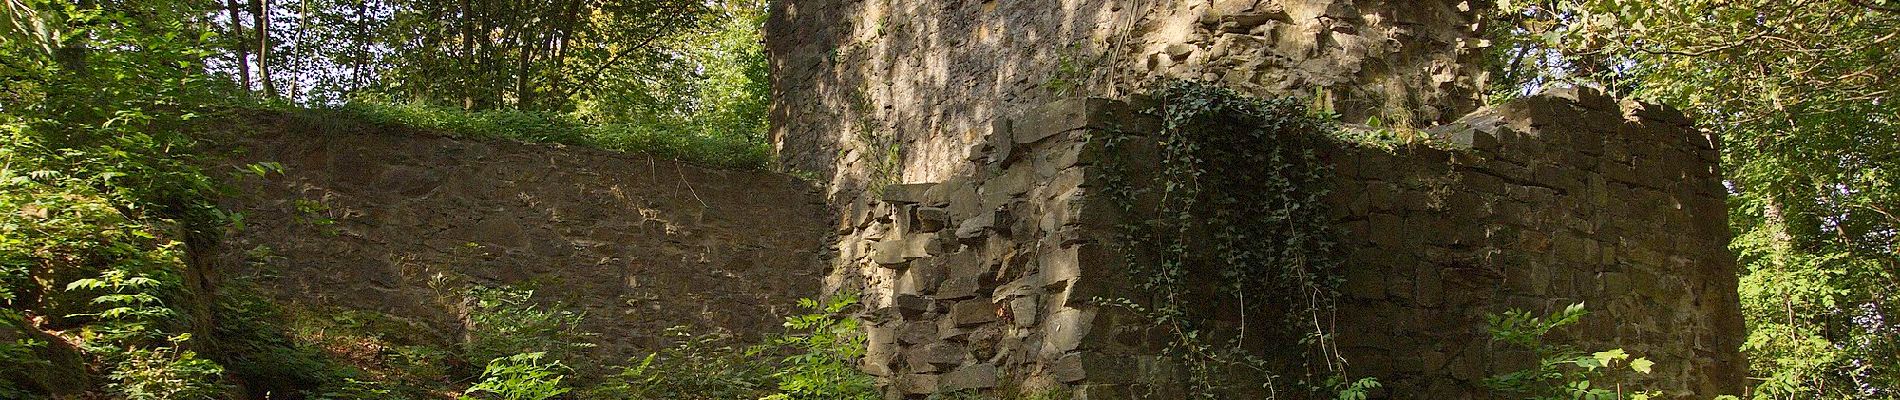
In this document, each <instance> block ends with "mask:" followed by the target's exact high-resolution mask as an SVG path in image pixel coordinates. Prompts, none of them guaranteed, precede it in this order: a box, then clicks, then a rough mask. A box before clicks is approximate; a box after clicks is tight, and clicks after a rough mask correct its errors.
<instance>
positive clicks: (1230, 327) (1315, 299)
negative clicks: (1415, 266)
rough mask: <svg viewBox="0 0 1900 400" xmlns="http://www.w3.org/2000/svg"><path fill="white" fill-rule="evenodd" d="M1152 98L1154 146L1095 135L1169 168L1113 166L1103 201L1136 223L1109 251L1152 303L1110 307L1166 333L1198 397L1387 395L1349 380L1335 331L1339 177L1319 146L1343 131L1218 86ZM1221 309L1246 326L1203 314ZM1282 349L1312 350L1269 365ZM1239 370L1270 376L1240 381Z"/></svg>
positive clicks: (1138, 135)
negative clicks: (1332, 184)
mask: <svg viewBox="0 0 1900 400" xmlns="http://www.w3.org/2000/svg"><path fill="white" fill-rule="evenodd" d="M1152 100H1153V103H1154V104H1153V105H1151V106H1150V107H1149V108H1147V109H1146V110H1145V111H1144V112H1145V113H1148V114H1151V115H1152V116H1154V117H1156V118H1159V119H1160V122H1161V123H1160V125H1159V130H1158V131H1156V132H1152V136H1147V135H1146V134H1148V133H1149V132H1135V131H1131V130H1130V129H1126V128H1118V129H1111V132H1109V133H1108V134H1106V135H1103V136H1102V137H1098V138H1096V139H1094V140H1101V141H1102V142H1103V143H1102V144H1101V145H1102V146H1103V148H1104V149H1105V152H1106V153H1107V154H1139V153H1142V152H1143V150H1142V149H1140V148H1141V147H1143V146H1144V145H1145V144H1146V143H1153V144H1154V145H1155V148H1154V150H1155V152H1154V154H1155V155H1157V156H1158V158H1159V161H1160V165H1159V166H1158V168H1156V166H1154V165H1142V164H1143V163H1142V161H1146V160H1138V159H1137V158H1138V157H1110V158H1109V159H1108V160H1106V161H1105V165H1104V168H1105V170H1106V171H1107V174H1106V175H1107V176H1106V177H1104V181H1105V184H1104V186H1103V189H1102V191H1103V192H1104V195H1105V196H1106V197H1107V198H1108V199H1109V200H1108V201H1110V202H1112V203H1114V204H1116V205H1117V206H1118V207H1119V209H1120V211H1121V212H1122V213H1123V215H1125V216H1131V217H1132V218H1124V219H1125V220H1126V221H1128V222H1125V223H1123V224H1121V225H1119V226H1118V228H1117V231H1118V232H1117V234H1116V239H1115V240H1113V241H1112V242H1113V244H1112V246H1113V247H1116V250H1117V252H1118V253H1120V254H1122V255H1123V257H1124V260H1123V261H1124V262H1126V263H1127V264H1128V265H1129V269H1128V270H1129V271H1130V274H1131V277H1132V278H1133V280H1132V283H1133V284H1134V285H1135V286H1136V287H1137V288H1138V289H1140V290H1142V291H1144V292H1145V293H1146V298H1144V299H1108V300H1105V302H1106V303H1107V304H1110V305H1115V306H1119V307H1122V308H1124V309H1127V310H1131V311H1133V312H1135V313H1136V314H1139V315H1143V316H1145V317H1146V319H1147V320H1148V321H1151V322H1152V328H1155V329H1159V330H1160V331H1162V332H1165V333H1166V336H1167V337H1168V338H1169V339H1168V340H1167V343H1166V348H1165V350H1166V351H1167V353H1168V354H1169V355H1171V356H1173V357H1175V358H1177V359H1178V361H1180V362H1181V363H1182V365H1183V366H1184V367H1185V369H1186V371H1185V372H1186V373H1187V375H1188V378H1189V379H1188V381H1189V382H1190V385H1189V387H1188V390H1189V392H1190V393H1191V394H1192V395H1194V396H1195V397H1199V398H1217V397H1223V396H1224V395H1223V393H1228V392H1232V391H1236V390H1252V389H1255V388H1252V387H1251V386H1253V385H1254V384H1260V385H1261V386H1260V387H1259V388H1258V389H1264V392H1265V393H1266V394H1267V395H1268V396H1272V395H1274V394H1275V393H1277V392H1278V391H1279V390H1280V388H1279V386H1280V384H1279V383H1277V382H1276V381H1277V380H1278V379H1280V378H1281V377H1283V376H1285V377H1290V379H1291V380H1292V382H1295V383H1298V384H1299V385H1300V386H1304V387H1305V388H1306V389H1308V390H1313V391H1322V392H1335V393H1340V394H1344V393H1361V394H1363V393H1364V391H1365V390H1366V389H1367V388H1370V387H1376V385H1377V383H1376V382H1373V381H1362V382H1354V383H1348V380H1347V379H1345V377H1346V375H1345V369H1344V368H1345V367H1344V365H1345V364H1344V362H1343V359H1342V358H1341V357H1340V355H1339V353H1338V351H1337V349H1336V348H1335V347H1334V345H1333V344H1332V341H1331V339H1330V333H1329V332H1328V331H1327V329H1326V327H1327V326H1330V325H1331V324H1330V323H1329V322H1327V321H1329V320H1331V318H1332V317H1331V314H1332V311H1333V308H1334V299H1335V298H1336V297H1337V292H1338V290H1337V287H1338V282H1339V280H1340V279H1339V277H1338V276H1339V274H1338V272H1337V271H1338V270H1339V265H1340V261H1339V259H1338V256H1337V255H1336V254H1335V253H1336V252H1335V250H1334V244H1335V241H1334V239H1333V228H1332V227H1331V224H1330V223H1329V222H1328V220H1327V215H1326V214H1327V213H1326V211H1325V208H1324V207H1325V206H1324V204H1323V203H1322V199H1323V198H1324V196H1325V195H1326V193H1327V192H1328V190H1329V188H1328V186H1329V184H1328V182H1329V175H1328V174H1329V170H1328V168H1327V167H1326V166H1325V164H1324V163H1322V162H1321V160H1320V159H1319V156H1318V155H1317V154H1316V153H1315V151H1314V149H1315V148H1316V145H1317V144H1319V143H1322V142H1323V141H1325V140H1329V138H1333V137H1336V136H1335V135H1334V134H1333V131H1335V130H1337V129H1338V127H1337V126H1336V125H1335V124H1334V123H1333V122H1330V121H1328V120H1325V119H1321V118H1316V117H1314V116H1312V115H1311V114H1310V113H1309V112H1308V110H1307V109H1306V107H1305V106H1304V105H1303V104H1302V103H1301V102H1298V101H1295V100H1292V99H1261V98H1255V97H1249V96H1244V95H1241V94H1239V93H1236V92H1234V91H1233V90H1231V89H1227V88H1223V87H1220V86H1217V85H1214V84H1209V83H1201V82H1189V81H1176V82H1170V83H1166V84H1164V85H1162V86H1161V87H1160V88H1159V89H1158V90H1156V91H1155V92H1154V93H1153V94H1152ZM1144 255H1155V257H1152V258H1150V257H1145V256H1144ZM1210 282H1218V284H1215V285H1204V283H1210ZM1216 302H1224V303H1227V304H1228V305H1223V306H1222V307H1219V308H1228V309H1235V310H1240V312H1239V313H1237V316H1236V318H1229V319H1235V320H1233V321H1219V322H1209V321H1215V319H1214V318H1212V317H1213V316H1208V315H1194V313H1195V311H1193V310H1207V309H1210V308H1212V307H1208V306H1207V305H1208V304H1214V303H1216ZM1256 316H1264V317H1266V318H1265V319H1264V320H1261V319H1258V318H1252V319H1250V318H1251V317H1256ZM1217 328H1218V329H1217ZM1215 332H1219V334H1216V333H1215ZM1274 339H1297V340H1299V341H1300V343H1302V344H1303V345H1304V346H1302V348H1303V350H1302V351H1301V352H1300V353H1301V354H1298V355H1290V354H1274V355H1275V356H1278V357H1284V358H1285V359H1277V360H1270V359H1269V358H1268V357H1267V356H1268V352H1267V351H1266V350H1265V346H1264V344H1265V343H1268V341H1270V340H1274ZM1235 368H1240V369H1243V370H1253V371H1257V372H1260V373H1263V374H1264V376H1258V377H1256V376H1246V377H1238V378H1237V376H1236V375H1235V374H1232V373H1230V372H1231V371H1232V370H1234V369H1235Z"/></svg>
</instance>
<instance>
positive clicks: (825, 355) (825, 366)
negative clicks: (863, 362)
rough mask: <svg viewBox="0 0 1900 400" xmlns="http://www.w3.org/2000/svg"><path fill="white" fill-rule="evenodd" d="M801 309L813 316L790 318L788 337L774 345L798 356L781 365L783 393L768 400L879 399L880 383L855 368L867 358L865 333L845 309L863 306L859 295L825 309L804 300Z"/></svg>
mask: <svg viewBox="0 0 1900 400" xmlns="http://www.w3.org/2000/svg"><path fill="white" fill-rule="evenodd" d="M798 304H799V306H800V307H804V308H806V309H809V310H811V311H812V312H811V313H810V314H805V315H798V316H792V317H786V318H785V328H786V329H787V330H788V332H787V333H786V335H785V336H782V337H780V338H778V339H777V340H774V343H773V344H774V345H775V346H778V347H781V348H785V349H787V350H788V351H791V352H793V354H792V355H789V356H786V357H785V358H784V359H783V360H781V361H780V363H779V368H780V370H779V372H777V373H774V374H773V375H772V376H773V377H775V378H778V390H779V393H775V394H773V395H770V396H766V397H764V398H765V399H768V400H819V399H840V400H842V399H872V398H876V397H877V391H876V382H875V381H873V380H872V379H871V376H870V375H866V374H864V373H863V372H860V371H858V369H857V368H856V367H854V363H856V362H857V361H858V359H860V358H863V357H864V349H865V347H864V332H863V331H862V330H860V329H858V320H857V319H856V318H850V317H847V316H843V313H844V311H845V309H846V308H849V307H851V306H854V305H857V304H858V298H857V296H854V295H837V296H832V298H831V300H830V301H826V302H823V303H820V302H818V301H816V300H812V299H799V301H798Z"/></svg>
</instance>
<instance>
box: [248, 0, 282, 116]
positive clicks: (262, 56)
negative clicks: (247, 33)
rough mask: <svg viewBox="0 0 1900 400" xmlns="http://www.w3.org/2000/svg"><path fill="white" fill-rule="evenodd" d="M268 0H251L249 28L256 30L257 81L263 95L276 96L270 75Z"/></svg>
mask: <svg viewBox="0 0 1900 400" xmlns="http://www.w3.org/2000/svg"><path fill="white" fill-rule="evenodd" d="M269 1H270V0H251V17H253V18H255V22H253V23H252V24H251V30H253V31H256V32H257V81H258V83H262V84H263V86H264V97H271V98H274V97H277V84H276V83H274V82H271V77H270V48H271V46H270V4H269Z"/></svg>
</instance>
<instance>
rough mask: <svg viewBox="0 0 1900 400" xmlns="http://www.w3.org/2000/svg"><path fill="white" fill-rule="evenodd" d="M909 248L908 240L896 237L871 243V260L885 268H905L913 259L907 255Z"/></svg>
mask: <svg viewBox="0 0 1900 400" xmlns="http://www.w3.org/2000/svg"><path fill="white" fill-rule="evenodd" d="M909 250H910V243H909V242H908V241H905V240H902V239H898V238H895V237H892V238H885V240H880V241H878V242H877V243H874V244H872V245H871V262H874V263H877V265H878V266H880V267H885V268H903V267H904V265H905V263H906V262H908V261H910V259H911V257H907V256H906V255H905V254H906V253H907V252H909Z"/></svg>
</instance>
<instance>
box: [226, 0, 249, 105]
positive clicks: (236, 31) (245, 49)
mask: <svg viewBox="0 0 1900 400" xmlns="http://www.w3.org/2000/svg"><path fill="white" fill-rule="evenodd" d="M224 5H225V10H226V11H229V12H230V14H229V15H230V16H231V38H232V39H234V40H236V42H237V48H236V49H234V50H236V51H237V71H238V86H241V87H243V88H244V90H245V91H250V90H251V42H250V39H247V36H244V16H242V15H239V14H238V12H239V9H241V8H243V6H241V5H238V2H237V0H224Z"/></svg>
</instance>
